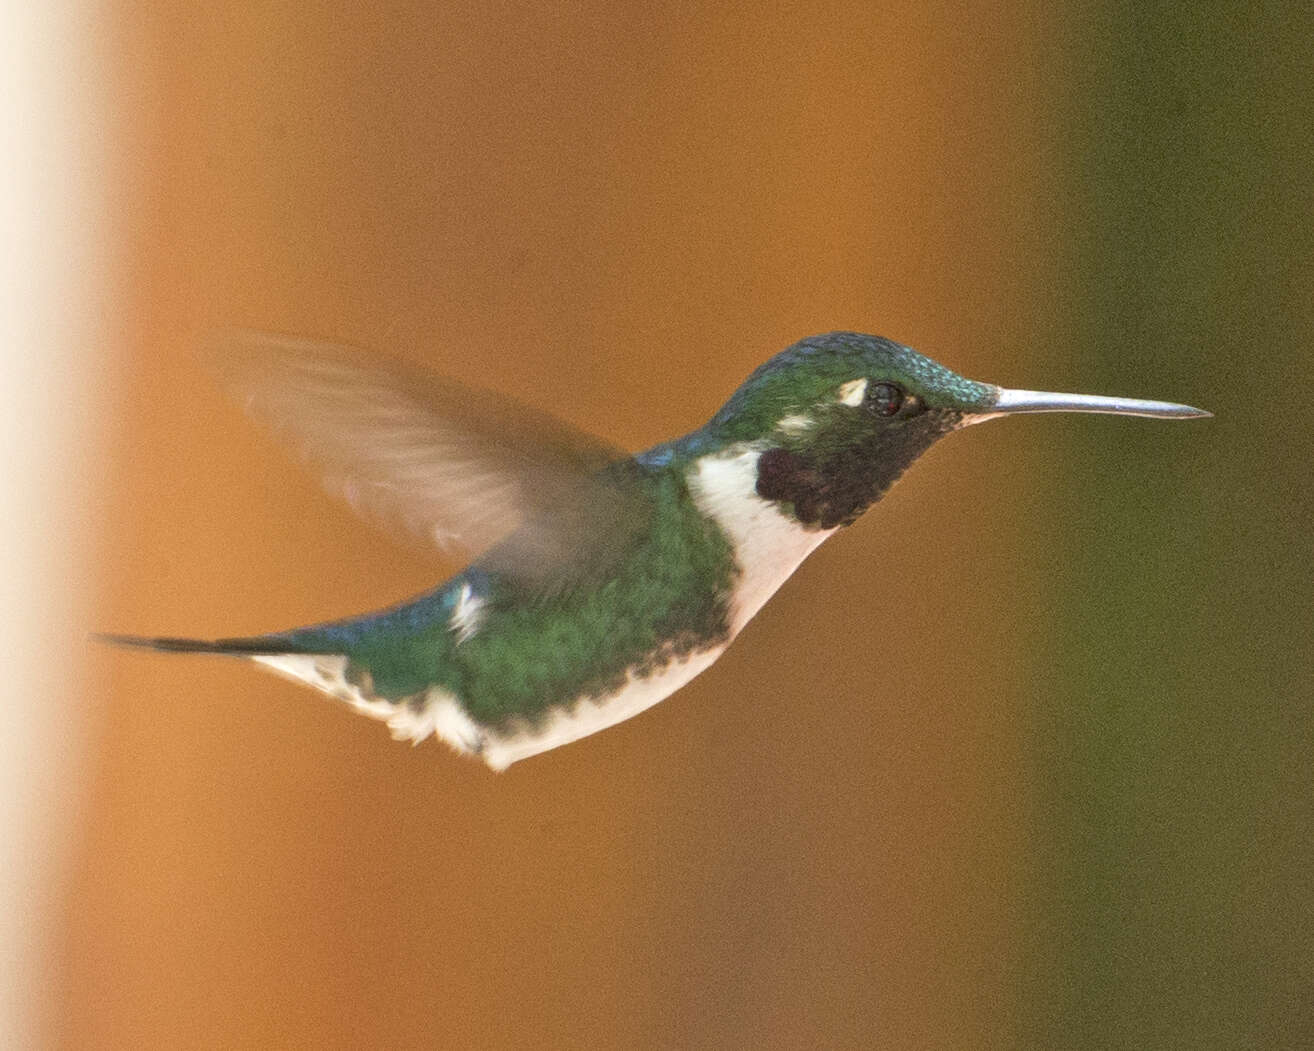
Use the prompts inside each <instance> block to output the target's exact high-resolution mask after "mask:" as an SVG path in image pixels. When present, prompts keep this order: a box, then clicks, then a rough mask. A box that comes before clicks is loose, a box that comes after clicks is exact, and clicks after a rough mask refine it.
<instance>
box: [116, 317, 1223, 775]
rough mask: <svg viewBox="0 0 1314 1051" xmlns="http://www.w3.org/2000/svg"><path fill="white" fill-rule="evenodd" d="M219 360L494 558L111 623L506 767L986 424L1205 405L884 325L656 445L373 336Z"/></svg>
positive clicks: (656, 675)
mask: <svg viewBox="0 0 1314 1051" xmlns="http://www.w3.org/2000/svg"><path fill="white" fill-rule="evenodd" d="M220 344H221V346H220V347H219V348H218V350H219V353H218V354H217V361H216V365H217V368H218V369H219V372H220V374H221V378H223V379H224V380H225V381H226V382H227V384H228V385H229V386H230V387H231V388H232V389H233V390H234V391H235V392H236V393H237V394H239V395H240V397H241V399H242V400H243V401H244V402H245V404H246V406H247V408H248V409H249V410H250V411H251V412H252V413H254V414H255V415H256V416H257V417H260V418H263V419H264V420H265V421H266V422H269V423H271V424H273V425H274V426H275V427H276V428H277V429H281V430H285V431H287V432H289V433H290V436H291V437H292V438H293V439H294V440H295V441H296V443H297V444H299V445H300V446H301V449H302V451H303V453H304V454H305V455H306V456H307V458H308V459H310V460H311V461H313V462H316V463H317V465H318V466H319V467H320V469H321V471H322V473H323V474H324V475H325V477H326V478H327V479H328V480H329V481H330V483H331V484H332V486H333V487H334V488H336V489H337V490H338V491H339V492H340V494H342V495H345V496H346V498H347V499H348V500H349V501H350V502H351V503H352V504H353V505H354V506H355V507H356V508H357V510H359V511H361V512H364V513H367V514H371V515H374V516H377V517H380V518H382V519H383V520H384V521H385V522H388V523H392V524H400V525H403V526H405V527H406V528H407V529H409V530H410V531H411V532H413V533H418V534H420V535H421V536H422V537H424V538H426V539H427V540H428V541H431V542H433V543H436V544H437V545H439V546H440V547H444V548H449V549H455V550H458V551H462V552H465V553H468V554H470V555H472V556H475V558H474V561H473V562H471V564H470V565H469V566H468V567H467V568H466V569H465V570H464V571H463V572H461V573H458V574H457V575H456V576H454V577H452V578H451V579H449V580H447V581H445V582H444V583H442V584H440V585H438V587H436V588H435V589H433V590H432V591H429V592H427V593H425V594H423V595H420V596H418V597H417V598H413V599H411V600H409V601H407V602H403V603H402V604H401V605H398V606H395V607H393V608H391V609H387V610H384V611H382V612H376V613H368V614H364V615H362V616H356V617H349V618H347V619H344V620H336V621H331V622H328V623H323V624H316V625H312V626H310V627H303V628H294V629H292V630H290V631H281V632H276V633H273V634H269V635H256V636H252V637H249V638H231V639H220V640H218V641H213V642H210V641H203V640H196V639H178V638H142V637H137V636H124V635H114V636H103V638H105V639H106V640H107V641H111V642H116V643H120V644H124V645H129V646H141V647H147V648H150V649H155V650H167V651H171V652H183V653H218V654H227V655H230V656H235V657H242V658H247V659H249V660H252V661H255V662H256V663H258V664H261V665H264V666H266V667H268V668H270V669H272V670H273V671H275V672H278V673H280V674H282V675H284V676H287V677H289V678H291V679H294V680H298V681H300V682H303V683H306V684H308V685H310V686H313V687H315V688H316V689H318V690H321V691H323V692H325V693H327V694H329V695H331V696H333V697H335V698H337V699H339V700H341V701H344V702H346V703H347V704H348V705H350V706H351V707H352V708H354V709H355V710H356V711H359V712H362V713H364V714H366V715H370V716H373V717H374V718H376V719H381V720H383V721H384V722H386V723H387V724H388V727H389V728H390V729H391V731H392V734H393V736H394V737H396V738H398V739H409V740H411V741H412V742H419V741H421V740H423V739H424V738H426V737H428V736H430V735H434V736H437V737H439V738H442V739H443V740H444V741H446V742H447V743H448V744H449V745H451V746H452V747H453V748H454V749H455V750H456V751H457V752H461V753H465V754H468V755H475V756H478V757H479V758H481V759H482V760H483V761H484V762H485V763H487V764H488V765H489V766H490V767H492V768H493V769H495V770H502V769H505V768H506V767H507V766H509V765H510V764H511V763H514V762H516V761H517V760H519V759H524V758H526V757H527V756H531V755H535V754H537V753H539V752H544V751H547V750H548V749H551V748H555V747H557V746H558V745H563V744H566V743H568V742H570V741H574V740H577V739H579V738H581V737H584V736H586V735H588V734H591V733H594V732H596V731H598V730H601V729H604V728H606V727H608V726H612V725H614V724H615V723H618V722H620V721H621V720H623V719H628V718H629V717H630V716H632V715H637V714H638V713H639V712H641V711H643V710H644V709H646V708H648V707H650V706H652V705H654V704H656V703H657V702H658V701H660V700H662V699H663V698H665V697H667V696H668V695H670V694H671V693H673V692H674V691H675V690H678V689H679V688H680V687H681V686H683V685H684V684H685V683H687V682H688V681H689V680H690V679H692V678H693V677H694V676H695V675H698V674H699V673H700V672H702V671H705V670H706V669H707V668H708V667H710V666H711V664H712V663H713V662H714V661H715V660H716V659H717V658H718V657H720V656H721V654H722V653H724V652H725V650H726V647H727V646H729V645H730V643H731V642H732V641H733V640H734V638H735V636H736V635H738V634H739V632H740V630H742V628H743V627H744V625H745V624H746V623H747V622H748V621H749V620H750V619H751V618H752V616H753V615H754V614H755V613H757V611H758V610H759V609H761V608H762V605H763V603H765V602H766V601H767V599H769V598H770V597H771V595H772V594H773V593H774V592H775V591H776V589H777V588H779V587H780V585H781V584H782V583H784V581H785V580H786V578H788V577H789V575H790V574H791V573H793V572H794V570H795V569H797V568H798V566H799V564H800V563H802V561H803V560H804V559H805V558H807V556H808V555H809V554H811V553H812V551H814V550H815V549H816V548H817V546H818V545H819V544H820V543H821V542H822V541H823V540H825V539H826V538H827V537H829V536H831V535H832V534H833V533H834V532H836V531H837V530H839V529H842V528H843V527H845V526H847V525H850V524H851V523H853V522H854V521H855V520H856V519H857V518H858V517H859V516H860V515H861V514H862V513H863V511H865V510H866V509H867V508H868V507H870V506H871V505H872V504H873V503H875V502H876V501H877V500H879V499H880V498H881V496H882V495H883V494H884V493H885V491H886V490H887V489H888V488H889V487H890V486H891V485H892V484H893V483H894V482H895V481H896V480H897V479H898V477H899V476H900V475H901V474H902V473H903V472H904V470H905V469H906V468H907V467H908V466H909V465H910V464H911V463H912V462H913V461H914V460H916V459H917V457H919V456H921V454H922V453H924V452H925V451H926V450H927V449H929V448H930V447H931V446H932V445H933V444H934V443H935V442H937V441H938V440H939V439H940V438H942V437H944V436H945V435H946V434H949V433H950V432H952V431H955V430H959V429H961V428H963V427H966V426H968V425H970V424H974V423H980V422H982V421H984V420H990V419H994V418H995V417H998V416H1005V415H1012V414H1014V413H1028V412H1099V413H1114V414H1119V415H1127V416H1157V417H1162V418H1168V419H1186V418H1190V417H1200V416H1209V415H1210V413H1207V412H1204V411H1202V410H1200V409H1193V408H1191V407H1189V406H1186V405H1174V404H1171V403H1168V402H1159V401H1140V400H1134V399H1129V398H1106V397H1097V396H1093V395H1083V394H1051V393H1043V392H1039V391H1028V390H1008V389H1004V388H1001V387H996V386H993V385H991V384H988V383H977V382H975V381H973V380H969V379H965V378H964V377H962V376H959V375H957V374H956V373H954V372H951V371H949V370H948V369H946V368H944V367H943V366H941V365H938V364H937V363H935V362H934V361H931V360H930V359H929V358H926V357H923V356H922V355H921V354H919V353H917V352H916V351H914V350H912V349H910V348H909V347H905V346H902V345H900V344H898V343H894V342H892V341H890V340H888V339H882V338H880V337H877V336H866V335H860V334H858V333H853V332H832V333H830V334H828V335H820V336H813V337H811V338H809V339H805V340H803V341H802V342H800V343H796V344H795V345H794V346H792V347H790V348H788V349H787V350H784V351H782V352H781V353H779V354H777V355H776V356H775V357H774V358H772V359H771V360H770V361H768V362H766V363H765V364H764V365H762V366H761V367H759V368H758V369H757V370H756V371H755V372H754V373H753V374H752V375H750V376H749V377H748V379H747V380H746V381H745V382H744V383H743V385H742V386H741V387H740V388H739V389H738V390H737V391H735V392H734V394H733V395H732V396H731V398H730V400H729V401H728V402H726V404H725V405H724V406H723V407H722V408H721V409H720V411H719V412H717V413H716V415H715V416H713V417H712V418H711V420H709V421H708V422H707V423H706V424H704V425H703V426H701V427H699V428H698V429H697V430H695V431H692V432H690V433H689V434H687V435H685V436H684V437H682V438H676V439H675V440H673V441H669V442H666V443H664V444H661V445H658V446H655V447H654V448H652V449H649V450H648V451H646V452H643V453H639V454H638V455H635V456H631V455H628V454H626V453H624V452H622V451H620V450H618V449H615V448H612V447H611V446H610V445H608V444H606V443H605V442H603V441H601V440H599V439H597V438H594V437H591V436H589V435H586V434H584V433H581V432H579V431H576V430H575V429H573V428H572V427H570V426H568V425H566V424H565V423H562V422H561V421H559V420H556V419H554V418H553V417H551V416H548V415H546V414H544V413H541V412H538V411H535V410H533V409H530V408H528V407H526V406H523V405H521V404H519V403H518V402H516V401H514V400H512V399H510V398H508V397H505V396H502V395H497V394H492V393H488V392H475V391H472V390H470V389H468V388H465V387H463V386H460V385H458V384H456V383H453V382H451V381H449V380H445V379H442V378H439V377H437V376H435V375H433V374H430V373H427V372H424V371H423V370H420V369H417V368H415V367H414V366H410V365H405V364H402V363H399V362H390V361H381V360H379V359H377V358H370V357H367V356H363V355H361V354H360V353H358V352H355V351H352V350H350V349H348V348H344V347H337V346H330V345H326V344H320V343H314V342H309V341H304V340H297V339H290V338H284V337H279V336H268V335H260V334H256V333H230V334H228V335H227V336H225V337H223V338H222V339H221V340H220Z"/></svg>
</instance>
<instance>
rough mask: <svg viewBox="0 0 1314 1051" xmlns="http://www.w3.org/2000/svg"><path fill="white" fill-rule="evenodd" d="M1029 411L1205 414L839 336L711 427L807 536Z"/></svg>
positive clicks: (818, 340)
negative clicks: (956, 366) (967, 372)
mask: <svg viewBox="0 0 1314 1051" xmlns="http://www.w3.org/2000/svg"><path fill="white" fill-rule="evenodd" d="M1023 412H1102V413H1115V414H1119V415H1132V416H1158V417H1166V418H1173V419H1185V418H1189V417H1198V416H1208V415H1209V413H1207V412H1203V411H1201V410H1199V409H1193V408H1191V407H1189V406H1185V405H1175V404H1171V403H1168V402H1152V401H1139V400H1134V399H1129V398H1106V397H1099V396H1095V395H1086V394H1051V393H1047V392H1040V391H1029V390H1009V389H1006V388H1001V387H996V386H994V385H993V384H989V383H978V382H976V381H975V380H969V379H967V378H966V377H963V376H960V375H958V374H957V373H956V372H951V371H949V369H946V368H945V367H944V366H943V365H939V364H937V363H936V362H934V361H932V360H931V359H930V358H927V357H924V356H923V355H921V354H918V353H917V351H915V350H913V349H911V348H910V347H905V346H903V345H902V344H899V343H895V342H893V341H892V340H888V339H882V338H881V337H879V336H864V335H861V334H859V333H856V332H832V333H829V334H828V335H823V336H813V337H811V338H809V339H805V340H803V341H802V342H799V343H796V344H794V346H792V347H790V348H789V349H787V350H784V351H781V353H779V354H777V355H776V356H775V357H774V358H772V359H771V360H770V361H768V362H767V363H766V364H764V365H762V366H761V367H760V368H758V369H757V371H755V372H754V373H753V374H752V375H751V376H749V377H748V379H747V380H746V381H745V382H744V383H743V385H742V386H741V387H740V388H739V389H738V390H737V391H735V393H734V395H733V396H732V397H731V398H730V400H729V401H728V402H727V403H726V404H725V406H724V407H723V408H722V409H721V411H720V412H718V413H717V414H716V416H714V417H713V418H712V420H711V421H710V423H709V424H708V425H707V427H706V428H705V429H704V430H705V433H707V434H708V435H710V436H711V437H712V438H713V439H714V440H715V442H716V443H717V445H719V446H720V447H722V448H727V447H736V448H749V449H753V450H756V451H757V452H758V458H757V461H756V473H757V478H756V491H757V494H758V496H760V497H762V498H763V499H766V500H770V501H772V502H774V503H775V504H777V506H778V507H780V509H781V510H782V511H783V512H785V513H787V514H790V515H792V516H793V517H794V518H795V519H796V520H797V521H798V522H800V523H801V524H802V525H804V526H806V527H808V528H815V529H832V528H834V527H836V526H841V525H848V524H849V523H850V522H852V521H853V520H854V519H856V518H857V517H858V516H859V515H860V514H862V512H863V511H864V510H866V509H867V508H868V507H869V506H870V505H871V504H872V503H873V502H874V501H876V500H879V499H880V497H881V495H882V494H883V493H884V492H885V490H886V489H888V488H889V487H890V486H891V485H892V484H893V483H894V482H895V480H896V479H898V477H899V475H901V474H902V473H903V472H904V471H905V470H906V469H907V468H908V466H909V465H910V464H911V463H912V462H913V461H914V460H916V459H917V457H919V456H921V454H922V453H924V452H925V451H926V450H927V449H929V448H930V447H931V446H932V445H933V444H935V442H936V441H937V440H938V439H940V438H941V437H943V436H944V435H946V434H948V433H949V432H950V431H954V430H957V429H958V428H960V427H963V426H965V425H967V424H971V423H979V422H981V421H982V420H988V419H993V418H995V417H997V416H1003V415H1006V414H1011V413H1023Z"/></svg>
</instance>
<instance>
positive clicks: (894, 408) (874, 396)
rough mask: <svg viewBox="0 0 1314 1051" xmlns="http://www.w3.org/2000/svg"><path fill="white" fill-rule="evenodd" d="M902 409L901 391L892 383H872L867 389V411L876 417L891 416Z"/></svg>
mask: <svg viewBox="0 0 1314 1051" xmlns="http://www.w3.org/2000/svg"><path fill="white" fill-rule="evenodd" d="M902 407H903V391H901V390H900V389H899V388H898V387H896V386H895V385H894V384H893V383H873V384H872V385H871V386H869V387H868V388H867V409H868V411H870V412H871V413H873V414H874V415H876V416H893V415H894V414H895V413H897V412H898V411H899V410H900V409H901V408H902Z"/></svg>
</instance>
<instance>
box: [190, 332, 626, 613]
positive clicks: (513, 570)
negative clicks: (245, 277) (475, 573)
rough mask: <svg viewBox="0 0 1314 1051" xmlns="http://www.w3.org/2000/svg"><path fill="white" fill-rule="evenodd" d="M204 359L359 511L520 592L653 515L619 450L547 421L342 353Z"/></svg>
mask: <svg viewBox="0 0 1314 1051" xmlns="http://www.w3.org/2000/svg"><path fill="white" fill-rule="evenodd" d="M209 349H210V353H209V354H208V357H209V359H210V361H211V363H212V365H213V367H214V369H215V371H216V372H217V373H218V375H219V377H220V379H221V380H222V382H223V383H224V385H225V386H226V387H227V388H228V389H229V390H230V391H231V392H232V393H233V394H234V395H235V396H236V397H237V398H238V399H239V401H240V402H241V404H242V405H243V406H244V407H245V408H246V409H247V410H248V411H249V412H250V413H251V414H252V415H254V416H255V417H257V418H258V419H260V420H261V421H263V422H265V423H267V424H269V425H270V426H271V427H272V428H273V429H274V430H275V431H276V432H277V433H279V434H281V435H283V436H284V437H285V438H288V439H290V440H291V442H292V443H293V444H294V445H295V446H296V447H297V448H298V449H299V450H300V451H301V453H302V455H303V456H304V458H305V459H306V460H308V461H309V462H310V463H311V464H312V465H314V466H315V467H316V468H318V470H319V472H320V473H321V474H322V476H323V479H324V481H325V484H326V486H327V487H328V488H329V490H330V491H331V492H333V493H335V494H336V495H339V496H341V497H343V498H345V499H346V500H347V502H348V503H349V504H350V505H351V506H352V507H353V508H354V509H355V510H356V511H357V512H358V513H360V514H362V515H363V516H365V517H367V518H370V519H372V520H374V521H376V522H377V523H380V524H382V525H385V526H390V527H394V529H397V527H400V531H401V532H403V533H405V534H409V535H410V536H411V537H412V538H414V537H421V538H423V539H425V540H427V541H430V542H431V543H434V544H436V545H438V546H439V547H440V548H443V549H446V550H448V551H449V552H461V553H464V554H466V555H470V556H474V555H478V554H480V553H483V557H482V558H481V559H480V560H479V564H480V565H481V566H483V567H484V568H486V569H490V570H496V571H497V572H500V573H503V574H505V575H506V576H508V577H509V578H511V579H513V580H517V581H519V582H521V583H522V584H524V585H525V586H526V588H528V589H530V590H532V591H536V592H540V593H545V594H551V593H558V592H560V591H562V590H568V589H570V588H571V587H574V586H576V585H578V584H579V583H581V582H583V581H587V580H596V579H598V578H599V577H600V576H601V575H605V573H606V572H607V570H608V569H609V568H610V567H611V566H612V565H613V564H614V562H615V560H616V559H617V558H619V557H620V556H621V555H622V554H623V553H624V552H625V550H626V549H627V548H628V546H629V545H630V543H631V542H632V541H633V539H634V538H635V537H636V536H637V535H638V534H639V533H640V532H641V531H642V529H643V528H644V526H645V524H646V523H647V522H648V518H649V515H650V513H651V508H650V506H649V504H648V502H647V500H646V499H645V497H644V495H643V491H642V487H641V486H639V485H636V484H634V483H635V480H636V477H637V475H636V473H635V472H636V471H637V470H638V468H637V467H636V466H635V465H634V464H633V462H632V461H631V459H630V457H629V456H628V454H626V453H625V452H623V451H622V450H620V449H616V448H614V447H612V446H610V445H608V444H607V443H606V442H604V441H602V440H601V439H599V438H595V437H593V436H592V435H589V434H585V433H584V432H582V431H579V430H576V429H575V428H573V427H571V426H569V425H568V424H566V423H564V422H562V421H561V420H558V419H557V418H556V417H554V416H551V415H549V414H548V413H544V412H541V411H539V410H536V409H532V408H530V407H528V406H526V405H522V404H521V403H520V402H517V401H515V400H514V399H512V398H509V397H507V396H505V395H502V394H495V393H492V392H489V391H476V390H474V389H472V388H469V387H465V386H463V385H461V384H458V383H456V382H454V381H452V380H448V379H445V378H442V377H440V376H437V375H436V374H434V373H431V372H428V371H426V370H424V369H422V368H419V367H417V366H414V365H410V364H407V363H404V362H401V361H397V360H395V359H389V358H379V357H374V356H370V355H367V354H364V353H362V352H360V351H357V350H354V349H352V348H349V347H344V346H338V345H334V344H327V343H318V342H314V341H310V340H304V339H295V338H291V337H286V336H278V335H271V334H266V333H259V332H250V331H225V332H222V333H219V334H218V335H217V336H216V337H215V338H214V339H213V340H212V341H211V344H210V348H209Z"/></svg>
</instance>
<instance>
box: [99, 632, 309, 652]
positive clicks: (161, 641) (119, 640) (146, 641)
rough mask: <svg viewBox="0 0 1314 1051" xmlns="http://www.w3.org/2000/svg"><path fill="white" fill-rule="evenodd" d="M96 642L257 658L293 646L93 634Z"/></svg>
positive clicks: (260, 641) (276, 642)
mask: <svg viewBox="0 0 1314 1051" xmlns="http://www.w3.org/2000/svg"><path fill="white" fill-rule="evenodd" d="M91 637H92V639H93V640H95V641H96V642H108V643H109V644H110V645H112V646H131V647H133V648H134V649H141V650H158V651H160V652H162V653H226V654H229V655H230V656H233V657H256V656H260V655H261V654H268V653H292V652H295V651H296V647H295V646H289V645H288V643H287V641H286V640H277V639H272V638H268V637H264V638H260V637H256V638H250V639H216V640H214V641H213V642H211V641H207V640H206V639H174V638H168V637H164V638H149V637H146V636H143V635H102V634H100V633H98V632H97V633H94V634H93V635H92V636H91Z"/></svg>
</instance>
